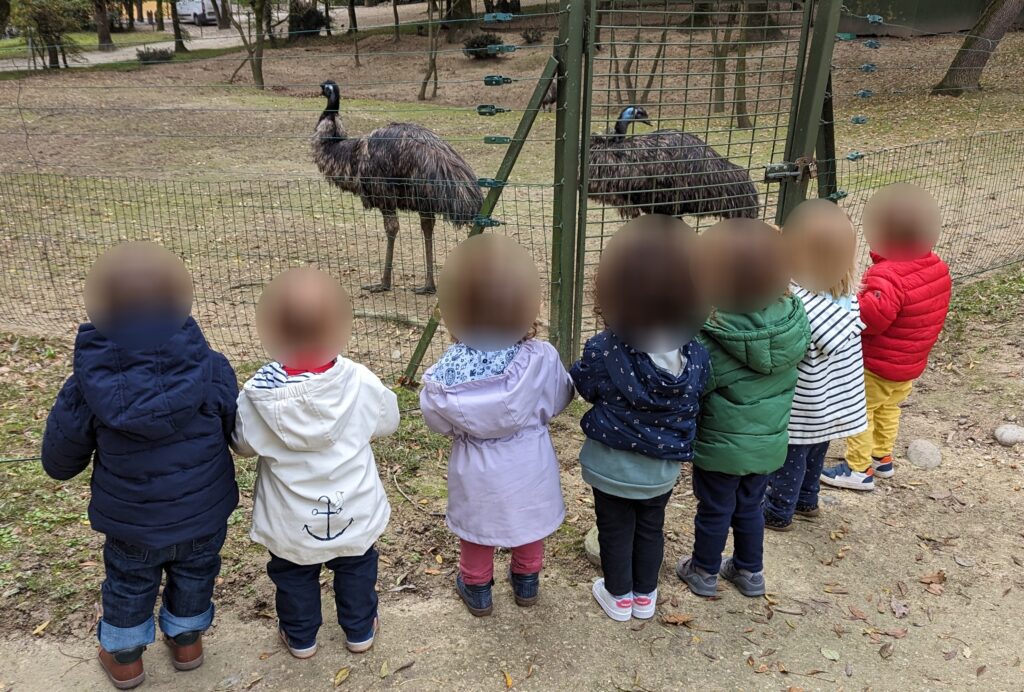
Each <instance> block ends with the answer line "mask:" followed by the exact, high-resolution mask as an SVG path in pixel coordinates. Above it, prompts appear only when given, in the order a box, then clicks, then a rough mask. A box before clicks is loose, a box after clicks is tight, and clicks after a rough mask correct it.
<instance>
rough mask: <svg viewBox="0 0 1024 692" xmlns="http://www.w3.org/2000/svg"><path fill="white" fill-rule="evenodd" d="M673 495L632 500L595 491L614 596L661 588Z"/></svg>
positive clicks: (604, 559) (604, 565)
mask: <svg viewBox="0 0 1024 692" xmlns="http://www.w3.org/2000/svg"><path fill="white" fill-rule="evenodd" d="M671 495H672V492H671V491H669V492H667V493H665V494H664V495H659V496H658V497H653V498H651V499H649V500H629V499H626V498H624V497H616V496H615V495H609V494H607V493H603V492H601V491H600V490H598V489H597V488H594V512H595V513H596V514H597V540H598V543H599V544H600V546H601V570H602V571H603V572H604V586H605V588H606V589H608V592H609V593H610V594H612V595H613V596H624V595H625V594H628V593H630V592H633V593H638V594H649V593H651V592H652V591H654V590H655V589H656V588H658V572H659V571H661V561H662V559H663V558H664V556H665V534H664V532H663V531H662V529H663V528H664V526H665V506H666V505H667V504H668V498H669V497H670V496H671Z"/></svg>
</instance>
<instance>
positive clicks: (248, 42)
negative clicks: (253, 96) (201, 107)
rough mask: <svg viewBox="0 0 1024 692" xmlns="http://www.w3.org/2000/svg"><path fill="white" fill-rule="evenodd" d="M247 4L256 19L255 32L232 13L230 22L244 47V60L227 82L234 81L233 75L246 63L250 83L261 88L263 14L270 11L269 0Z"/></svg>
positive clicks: (252, 1)
mask: <svg viewBox="0 0 1024 692" xmlns="http://www.w3.org/2000/svg"><path fill="white" fill-rule="evenodd" d="M225 1H226V0H225ZM249 6H250V7H251V8H252V11H253V14H254V15H255V20H256V34H255V36H253V35H252V34H251V33H250V32H249V31H247V30H246V29H245V28H243V27H242V25H241V23H240V22H239V21H238V17H237V15H232V17H231V24H232V26H234V27H235V31H237V32H238V36H239V38H241V39H242V46H243V47H245V60H243V61H242V64H240V65H239V66H238V67H237V68H235V71H234V73H233V74H232V75H231V78H230V79H228V84H230V83H232V82H234V81H235V77H236V76H238V73H239V72H240V71H241V70H242V68H243V67H245V66H246V64H248V65H249V68H250V70H251V71H252V83H253V85H254V86H255V87H256V88H257V89H262V88H263V50H264V38H265V36H266V34H265V32H264V26H265V22H264V19H263V18H264V16H265V15H268V14H270V13H271V7H270V0H251V2H250V4H249Z"/></svg>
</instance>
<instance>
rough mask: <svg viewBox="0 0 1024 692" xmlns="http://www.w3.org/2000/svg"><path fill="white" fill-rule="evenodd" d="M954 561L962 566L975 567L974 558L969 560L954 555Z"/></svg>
mask: <svg viewBox="0 0 1024 692" xmlns="http://www.w3.org/2000/svg"><path fill="white" fill-rule="evenodd" d="M953 562H955V563H956V564H958V565H960V566H961V567H974V561H973V560H968V559H967V558H965V557H960V556H959V555H954V556H953Z"/></svg>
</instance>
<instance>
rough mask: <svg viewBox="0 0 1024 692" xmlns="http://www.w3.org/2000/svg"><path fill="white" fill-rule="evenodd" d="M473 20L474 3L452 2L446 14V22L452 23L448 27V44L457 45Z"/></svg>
mask: <svg viewBox="0 0 1024 692" xmlns="http://www.w3.org/2000/svg"><path fill="white" fill-rule="evenodd" d="M471 19H473V3H472V1H471V0H451V7H450V8H449V9H448V11H447V13H446V14H445V20H446V21H449V22H451V23H452V24H451V26H449V27H448V38H447V41H448V43H456V42H457V41H458V40H459V39H460V38H461V37H462V34H463V32H465V30H466V29H468V28H469V24H470V20H471Z"/></svg>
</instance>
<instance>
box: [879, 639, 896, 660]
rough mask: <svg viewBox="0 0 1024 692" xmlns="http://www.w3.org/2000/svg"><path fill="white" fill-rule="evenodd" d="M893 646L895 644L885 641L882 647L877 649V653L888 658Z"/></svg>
mask: <svg viewBox="0 0 1024 692" xmlns="http://www.w3.org/2000/svg"><path fill="white" fill-rule="evenodd" d="M895 648H896V646H895V645H894V644H893V643H892V642H886V643H885V644H882V648H880V649H879V650H878V655H879V656H881V657H882V658H889V657H890V656H892V652H893V649H895Z"/></svg>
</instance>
